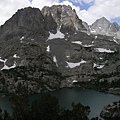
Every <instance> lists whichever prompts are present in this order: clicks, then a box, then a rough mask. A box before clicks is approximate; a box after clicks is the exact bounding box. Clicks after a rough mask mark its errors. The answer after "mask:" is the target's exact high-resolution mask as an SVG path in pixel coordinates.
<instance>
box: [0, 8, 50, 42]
mask: <svg viewBox="0 0 120 120" xmlns="http://www.w3.org/2000/svg"><path fill="white" fill-rule="evenodd" d="M36 33H38V34H41V35H42V36H44V37H47V36H48V32H47V31H46V26H45V21H44V17H43V15H42V13H41V11H40V10H39V9H38V8H31V7H28V8H24V9H20V10H18V11H17V12H16V14H15V15H13V16H12V17H11V18H10V19H9V20H8V21H6V22H5V24H4V25H2V26H1V28H0V35H1V36H0V37H1V38H2V37H3V39H4V40H8V39H12V38H13V37H16V36H20V37H22V36H25V35H26V34H27V35H28V34H29V35H31V34H32V35H33V34H36Z"/></svg>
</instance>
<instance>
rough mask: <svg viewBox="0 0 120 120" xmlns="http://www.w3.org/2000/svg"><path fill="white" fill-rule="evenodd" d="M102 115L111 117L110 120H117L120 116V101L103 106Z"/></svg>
mask: <svg viewBox="0 0 120 120" xmlns="http://www.w3.org/2000/svg"><path fill="white" fill-rule="evenodd" d="M100 115H101V117H103V118H106V119H110V120H117V119H119V118H120V101H119V102H113V103H111V104H109V105H107V106H105V107H104V108H103V110H102V111H101V113H100Z"/></svg>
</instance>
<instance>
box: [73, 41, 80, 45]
mask: <svg viewBox="0 0 120 120" xmlns="http://www.w3.org/2000/svg"><path fill="white" fill-rule="evenodd" d="M72 43H75V44H79V45H82V42H81V41H73V42H72Z"/></svg>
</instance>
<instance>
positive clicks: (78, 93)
mask: <svg viewBox="0 0 120 120" xmlns="http://www.w3.org/2000/svg"><path fill="white" fill-rule="evenodd" d="M44 94H48V93H44ZM44 94H35V95H31V96H30V97H29V99H30V102H32V101H33V100H35V99H39V98H40V97H41V96H42V95H44ZM49 94H51V95H54V96H56V97H57V98H58V99H59V102H60V105H61V106H62V107H65V108H66V109H67V108H69V109H70V108H71V103H72V102H74V103H78V102H80V103H82V104H83V105H84V106H87V105H88V106H90V110H91V112H90V115H89V118H92V117H99V114H100V112H101V110H102V108H103V107H104V106H105V105H107V104H109V103H111V102H114V101H119V100H120V95H113V94H106V93H103V92H99V91H95V90H88V89H85V90H81V89H79V88H73V89H68V88H66V89H61V90H58V91H53V92H49ZM0 106H1V108H2V109H6V110H8V112H9V113H12V111H11V103H10V102H9V96H5V97H2V96H0Z"/></svg>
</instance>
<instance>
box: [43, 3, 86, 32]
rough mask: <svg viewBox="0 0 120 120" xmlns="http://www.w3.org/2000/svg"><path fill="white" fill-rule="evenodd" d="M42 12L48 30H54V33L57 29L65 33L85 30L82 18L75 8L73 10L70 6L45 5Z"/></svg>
mask: <svg viewBox="0 0 120 120" xmlns="http://www.w3.org/2000/svg"><path fill="white" fill-rule="evenodd" d="M42 13H43V15H44V17H45V18H46V23H47V28H48V30H50V31H51V30H52V31H53V33H54V31H55V30H56V29H57V30H60V31H61V32H63V33H65V32H70V31H76V30H82V29H83V30H85V28H84V26H83V25H82V20H80V19H79V18H78V16H77V14H76V12H75V10H73V9H72V8H71V7H70V6H65V5H53V6H52V7H47V6H45V7H44V8H43V9H42ZM51 28H52V29H51ZM52 31H51V32H52Z"/></svg>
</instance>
